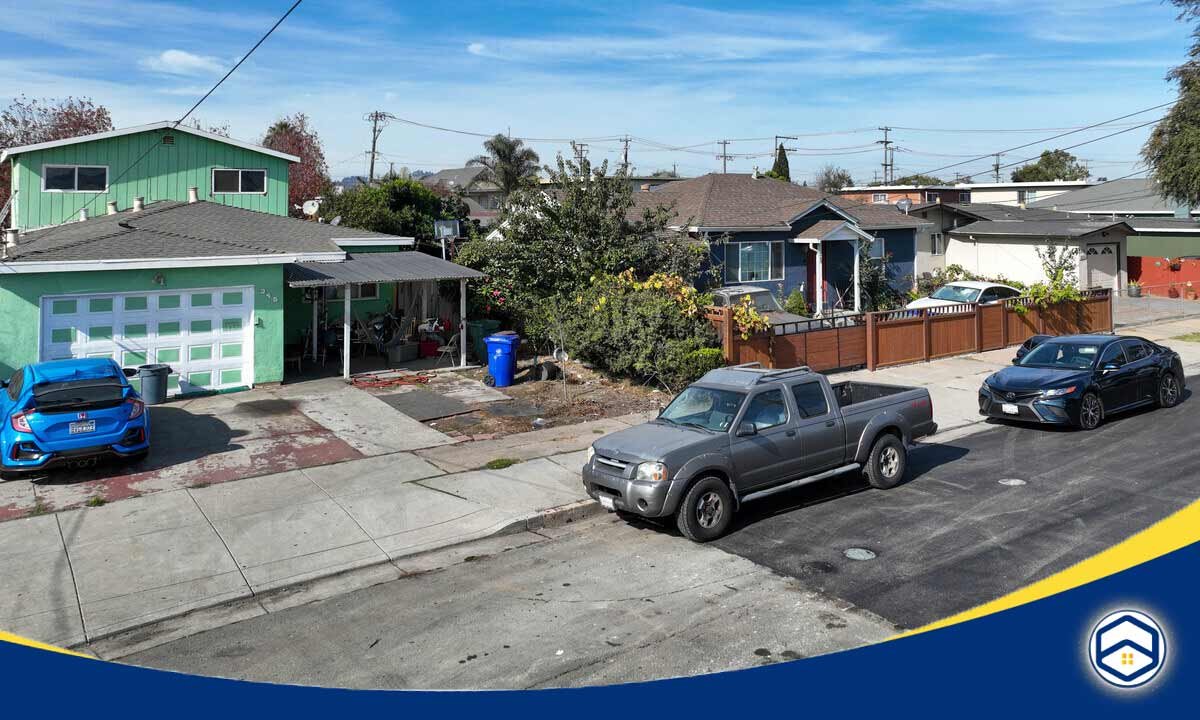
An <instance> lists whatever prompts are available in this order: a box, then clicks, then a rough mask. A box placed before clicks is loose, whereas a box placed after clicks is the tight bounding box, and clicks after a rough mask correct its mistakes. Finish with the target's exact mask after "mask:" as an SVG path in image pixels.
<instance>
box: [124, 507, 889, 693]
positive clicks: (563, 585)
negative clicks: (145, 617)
mask: <svg viewBox="0 0 1200 720" xmlns="http://www.w3.org/2000/svg"><path fill="white" fill-rule="evenodd" d="M553 535H554V537H551V538H546V537H543V536H533V535H532V534H528V533H526V534H523V535H521V536H510V538H509V542H515V543H520V542H529V541H531V540H533V541H535V542H534V543H533V544H530V545H525V546H523V547H516V548H514V549H510V550H508V551H506V552H499V553H497V554H495V555H491V556H489V557H477V558H474V559H472V560H471V561H470V562H465V563H462V564H459V565H453V566H450V567H448V568H446V569H444V570H441V571H438V572H433V573H429V574H424V575H416V576H412V577H407V578H403V579H400V580H397V581H393V582H389V583H385V584H382V585H377V586H375V587H371V588H367V589H364V590H359V591H357V592H353V593H350V594H348V595H343V596H341V597H337V598H333V599H330V600H326V601H322V602H317V603H312V604H308V605H302V606H299V607H294V608H291V609H288V610H284V611H281V612H277V613H271V614H268V615H260V616H258V617H255V618H252V619H249V620H244V621H242V622H239V623H236V624H233V625H227V626H225V627H221V628H217V629H215V630H210V631H208V632H204V633H200V634H197V635H192V636H190V637H186V638H183V639H181V640H176V641H173V642H169V643H166V644H163V645H159V646H158V647H154V648H151V649H149V650H146V651H143V652H139V653H136V654H134V655H130V656H127V657H124V658H120V661H121V662H126V663H132V664H136V665H145V666H150V667H157V668H163V669H172V670H180V671H184V672H189V673H198V674H202V675H214V676H220V677H228V678H238V679H248V680H261V681H268V682H289V683H301V684H309V685H323V686H337V687H349V688H536V687H561V686H573V685H595V684H608V683H616V682H624V681H634V680H649V679H656V678H664V677H675V676H682V675H697V674H701V673H709V672H716V671H720V670H732V669H737V668H744V667H750V666H754V665H761V664H765V663H771V662H778V661H782V660H788V659H792V658H800V657H807V656H810V655H818V654H824V653H829V652H834V651H837V650H843V649H847V648H851V647H857V646H860V645H866V644H870V643H874V642H878V641H880V640H883V639H885V638H887V637H890V636H892V635H895V632H896V629H895V627H894V626H892V625H891V624H890V623H887V622H885V621H883V620H881V619H879V618H876V617H873V616H872V615H870V614H869V613H864V612H861V611H859V610H857V609H854V608H851V607H848V605H847V604H846V603H844V602H842V601H839V600H835V599H830V598H826V597H823V596H821V595H820V594H818V593H813V592H811V591H809V590H808V589H806V588H805V587H804V585H803V584H802V583H800V582H798V581H796V580H793V579H791V578H786V577H781V576H779V575H777V574H775V573H773V572H771V571H769V570H767V569H765V568H763V567H761V566H758V565H755V564H754V563H751V562H750V561H748V560H744V559H742V558H740V557H737V556H736V555H730V554H729V553H725V552H722V551H721V550H718V549H717V548H713V547H704V546H697V545H693V544H692V543H690V542H688V541H687V540H684V539H682V538H680V537H675V536H672V535H669V534H666V533H663V532H660V531H658V530H656V529H649V528H637V527H633V526H630V525H628V524H626V523H623V522H620V521H619V520H616V519H615V518H613V517H610V516H605V517H602V518H599V519H597V520H593V521H589V522H587V523H586V524H585V525H584V526H582V527H573V528H569V529H566V530H565V531H560V532H558V533H553Z"/></svg>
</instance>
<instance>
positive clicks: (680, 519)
mask: <svg viewBox="0 0 1200 720" xmlns="http://www.w3.org/2000/svg"><path fill="white" fill-rule="evenodd" d="M731 520H733V493H731V492H729V486H728V485H726V484H725V483H724V482H722V481H721V480H720V478H715V477H711V476H709V477H706V478H701V479H700V480H699V481H698V482H697V483H696V484H694V485H692V486H691V487H690V488H688V491H687V493H685V494H684V496H683V500H681V501H679V509H678V510H677V511H676V512H675V524H676V525H678V526H679V532H681V533H683V536H684V537H686V538H687V539H688V540H691V541H692V542H701V543H702V542H708V541H709V540H716V539H717V538H719V537H721V536H722V535H724V534H725V531H726V530H728V529H729V523H730V521H731Z"/></svg>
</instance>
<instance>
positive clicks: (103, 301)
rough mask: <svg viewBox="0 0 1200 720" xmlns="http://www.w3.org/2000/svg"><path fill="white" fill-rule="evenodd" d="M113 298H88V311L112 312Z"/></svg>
mask: <svg viewBox="0 0 1200 720" xmlns="http://www.w3.org/2000/svg"><path fill="white" fill-rule="evenodd" d="M112 309H113V301H112V298H93V299H91V300H88V312H90V313H109V312H112Z"/></svg>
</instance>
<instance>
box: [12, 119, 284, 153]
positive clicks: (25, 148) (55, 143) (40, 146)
mask: <svg viewBox="0 0 1200 720" xmlns="http://www.w3.org/2000/svg"><path fill="white" fill-rule="evenodd" d="M166 128H170V129H171V131H172V132H185V133H188V134H190V135H196V136H198V137H203V138H208V139H209V140H215V141H217V142H223V143H225V144H227V145H233V146H236V147H240V148H242V149H243V150H250V151H252V152H258V153H262V154H264V155H271V156H273V157H277V158H279V159H281V160H287V161H288V162H294V163H298V162H300V158H299V157H298V156H296V155H291V154H289V153H285V152H280V151H278V150H272V149H271V148H266V147H263V146H261V145H255V144H254V143H248V142H244V141H242V140H235V139H233V138H231V137H226V136H224V135H218V134H216V133H210V132H208V131H206V130H201V129H199V128H194V127H189V126H187V125H183V124H179V125H176V123H175V122H174V121H171V120H160V121H158V122H154V123H150V124H148V125H134V126H132V127H127V128H118V129H116V130H108V131H106V132H102V133H92V134H91V135H79V136H77V137H73V138H63V139H62V140H48V141H46V142H41V143H33V144H32V145H20V146H17V147H11V148H6V149H4V150H3V151H0V162H4V161H5V160H7V159H8V158H10V157H14V156H16V155H22V154H25V153H31V152H37V151H38V150H46V149H49V148H55V147H62V146H65V145H77V144H79V143H85V142H92V141H94V140H107V139H109V138H115V137H122V136H124V135H135V134H137V133H143V132H151V131H154V130H163V129H166Z"/></svg>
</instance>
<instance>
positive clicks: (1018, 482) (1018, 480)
mask: <svg viewBox="0 0 1200 720" xmlns="http://www.w3.org/2000/svg"><path fill="white" fill-rule="evenodd" d="M1000 484H1001V485H1010V486H1013V487H1015V486H1017V485H1024V484H1025V481H1024V480H1022V479H1021V478H1004V479H1003V480H1001V481H1000Z"/></svg>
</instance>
